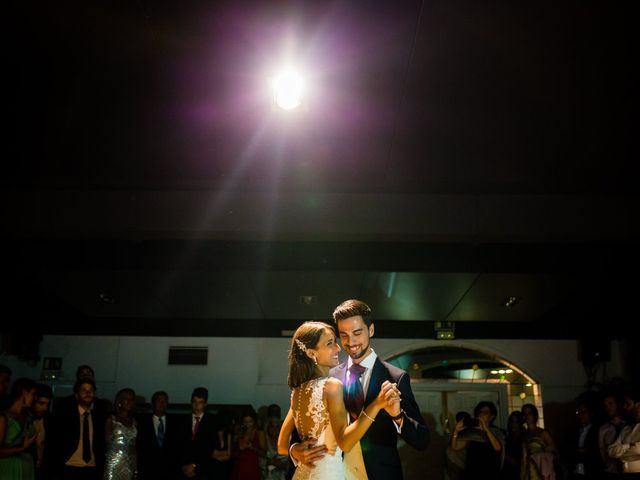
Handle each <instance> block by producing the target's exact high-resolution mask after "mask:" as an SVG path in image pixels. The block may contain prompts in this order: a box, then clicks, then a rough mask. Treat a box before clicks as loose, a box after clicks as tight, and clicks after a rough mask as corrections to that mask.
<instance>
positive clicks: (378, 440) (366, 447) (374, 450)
mask: <svg viewBox="0 0 640 480" xmlns="http://www.w3.org/2000/svg"><path fill="white" fill-rule="evenodd" d="M346 373H347V364H346V363H342V364H340V365H338V366H337V367H335V368H333V369H331V372H330V375H331V376H332V377H335V378H338V379H340V380H341V381H342V383H343V384H346ZM385 380H389V381H390V382H391V383H397V384H398V389H399V390H400V392H401V394H402V400H401V406H402V409H403V410H404V411H405V414H404V423H403V425H402V433H400V436H401V437H402V438H403V439H404V441H405V442H407V443H408V444H409V445H411V446H413V447H414V448H417V449H418V450H424V449H425V448H427V445H428V444H429V430H428V429H427V427H426V425H425V422H424V419H423V418H422V415H420V409H419V408H418V404H417V403H416V400H415V398H414V396H413V392H412V391H411V383H410V380H409V374H408V373H407V372H405V371H404V370H402V369H400V368H397V367H394V366H393V365H391V364H390V363H387V362H383V361H381V360H380V359H379V358H376V361H375V363H374V364H373V371H372V372H371V379H370V380H369V386H368V388H367V396H366V398H365V401H364V403H365V406H367V405H369V404H370V403H371V402H372V401H373V400H374V399H375V398H376V396H377V395H378V393H379V392H380V388H381V387H382V383H383V382H384V381H385ZM345 391H346V390H345ZM397 442H398V431H397V430H396V427H395V425H394V422H393V420H391V417H390V416H389V415H388V414H387V412H386V411H384V410H381V411H380V413H378V416H377V417H376V421H375V422H374V423H373V424H372V425H371V427H370V428H369V430H368V431H367V433H366V434H365V435H364V437H362V440H360V446H361V447H362V456H363V457H364V465H365V467H366V469H367V475H368V477H369V479H370V480H388V479H391V478H392V479H394V480H396V479H402V466H401V464H400V455H399V454H398V448H397Z"/></svg>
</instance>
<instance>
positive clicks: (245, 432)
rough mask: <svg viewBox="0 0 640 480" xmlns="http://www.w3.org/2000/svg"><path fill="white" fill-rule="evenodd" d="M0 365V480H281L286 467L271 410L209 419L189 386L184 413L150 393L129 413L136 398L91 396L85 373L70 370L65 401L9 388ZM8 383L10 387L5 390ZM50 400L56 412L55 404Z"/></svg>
mask: <svg viewBox="0 0 640 480" xmlns="http://www.w3.org/2000/svg"><path fill="white" fill-rule="evenodd" d="M10 380H11V370H9V369H8V368H7V367H5V366H2V365H0V411H1V412H2V413H0V479H1V480H68V479H69V480H75V479H79V480H103V479H104V480H148V479H153V480H180V479H196V480H204V479H214V478H215V479H221V480H225V479H229V480H285V479H286V478H289V472H290V460H289V458H288V457H287V456H280V455H278V454H277V440H278V435H279V433H280V427H281V412H280V408H279V407H278V406H277V405H275V404H274V405H271V406H269V407H261V408H260V409H259V414H258V413H257V412H255V411H254V410H253V409H252V408H250V407H247V408H246V409H245V410H244V411H242V412H241V413H240V415H235V414H234V413H233V412H231V411H221V412H216V414H213V413H211V412H210V409H207V403H208V391H207V389H206V388H204V387H197V388H195V389H194V390H193V392H192V395H191V413H190V414H170V413H168V409H169V396H168V394H167V393H166V392H164V391H158V392H155V393H154V394H153V396H152V398H151V412H150V413H146V414H136V412H135V408H136V393H135V391H134V390H133V389H131V388H123V389H122V390H120V391H119V392H118V393H117V394H116V396H115V399H114V401H113V402H109V401H107V400H105V399H101V398H98V397H97V396H96V384H95V378H94V373H93V370H92V369H91V367H89V366H88V365H83V366H81V367H79V368H78V370H77V373H76V382H75V384H74V387H73V394H72V395H70V396H68V397H64V398H60V399H54V396H53V392H52V390H51V387H49V386H48V385H44V384H38V383H36V382H34V381H33V380H30V379H27V378H20V379H17V380H15V382H13V384H12V385H11V382H10ZM9 385H11V388H10V390H9ZM54 400H55V405H54Z"/></svg>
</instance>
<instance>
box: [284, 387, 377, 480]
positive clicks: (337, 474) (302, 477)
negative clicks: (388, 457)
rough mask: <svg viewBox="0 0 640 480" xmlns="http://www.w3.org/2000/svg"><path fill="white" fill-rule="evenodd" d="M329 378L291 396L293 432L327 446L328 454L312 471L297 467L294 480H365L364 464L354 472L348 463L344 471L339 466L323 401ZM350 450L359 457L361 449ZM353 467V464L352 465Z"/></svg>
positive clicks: (358, 446)
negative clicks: (296, 431)
mask: <svg viewBox="0 0 640 480" xmlns="http://www.w3.org/2000/svg"><path fill="white" fill-rule="evenodd" d="M327 380H328V377H321V378H314V379H313V380H309V381H308V382H305V383H303V384H302V385H300V386H299V387H297V388H295V389H294V390H293V392H292V393H291V408H292V410H293V418H294V421H295V424H296V429H297V430H298V433H299V434H300V438H302V440H303V441H304V440H307V439H310V438H315V439H317V442H316V443H317V444H318V445H322V444H324V445H326V446H327V449H328V453H327V454H326V455H325V456H324V457H323V458H322V460H320V461H318V462H316V463H315V468H308V467H306V466H305V465H300V466H299V467H298V468H296V472H295V474H294V475H293V480H343V479H348V480H354V479H356V478H357V479H363V478H364V479H366V478H367V476H366V473H365V470H364V464H362V468H357V467H356V468H353V467H351V463H350V465H349V466H347V468H345V465H344V464H343V462H342V450H340V447H338V443H337V442H336V437H335V435H334V433H333V429H332V428H331V422H330V421H329V409H328V408H327V404H326V401H325V400H324V395H323V392H324V386H325V383H326V382H327ZM356 447H357V448H354V449H353V450H351V453H356V452H354V450H356V451H357V455H359V459H360V462H361V459H362V455H361V453H360V445H359V444H358V445H356ZM352 463H354V462H352ZM355 463H358V462H355Z"/></svg>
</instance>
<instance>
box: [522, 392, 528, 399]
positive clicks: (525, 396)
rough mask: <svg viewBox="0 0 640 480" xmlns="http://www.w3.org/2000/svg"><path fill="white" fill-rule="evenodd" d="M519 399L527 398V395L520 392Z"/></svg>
mask: <svg viewBox="0 0 640 480" xmlns="http://www.w3.org/2000/svg"><path fill="white" fill-rule="evenodd" d="M520 398H521V399H522V400H524V399H525V398H527V394H526V393H524V392H520Z"/></svg>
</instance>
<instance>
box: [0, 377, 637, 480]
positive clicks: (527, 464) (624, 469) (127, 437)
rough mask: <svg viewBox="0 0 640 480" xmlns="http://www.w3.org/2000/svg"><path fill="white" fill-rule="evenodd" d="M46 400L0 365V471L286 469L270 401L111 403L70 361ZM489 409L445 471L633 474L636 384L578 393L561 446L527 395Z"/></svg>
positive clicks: (265, 474) (517, 475)
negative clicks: (571, 427) (63, 380)
mask: <svg viewBox="0 0 640 480" xmlns="http://www.w3.org/2000/svg"><path fill="white" fill-rule="evenodd" d="M10 386H11V388H10V389H9V387H10ZM55 400H56V401H55V406H54V405H53V402H54V395H53V392H52V390H51V387H49V386H48V385H45V384H38V383H36V382H34V381H33V380H30V379H27V378H20V379H17V380H15V382H13V384H11V370H9V369H8V368H7V367H5V366H3V365H0V412H2V413H1V414H0V479H1V480H63V479H64V480H67V479H71V480H74V479H82V480H84V479H86V480H102V479H105V480H147V479H153V480H180V479H196V480H204V479H221V480H224V479H230V480H286V479H288V478H290V477H291V475H292V473H293V466H292V464H291V461H290V459H289V458H288V457H287V456H282V455H278V452H277V441H278V434H279V432H280V427H281V424H282V422H281V412H280V408H279V407H278V406H277V405H271V406H269V407H266V406H265V407H261V408H260V409H259V410H258V412H255V411H254V410H253V409H251V408H248V409H247V410H246V411H243V412H242V413H241V414H240V415H239V416H238V415H234V414H233V413H232V412H231V411H220V412H217V413H216V414H215V415H213V414H212V413H210V412H209V411H208V410H207V403H208V391H207V389H206V388H204V387H198V388H195V389H194V390H193V392H192V395H191V414H190V415H184V414H183V415H178V414H173V415H172V414H169V413H167V412H168V409H169V396H168V394H167V393H166V392H164V391H158V392H155V393H154V394H153V396H152V398H151V412H150V413H146V414H135V407H136V393H135V391H134V390H133V389H131V388H124V389H122V390H120V391H119V392H118V393H117V395H116V397H115V399H114V401H113V403H111V402H109V401H107V400H105V399H101V398H98V397H97V396H96V384H95V378H94V373H93V370H92V369H91V367H90V366H88V365H82V366H80V367H78V370H77V372H76V382H75V385H74V388H73V394H72V395H70V396H68V397H64V398H60V399H55ZM496 417H497V409H496V406H495V405H494V404H493V403H492V402H487V401H483V402H480V403H478V405H477V406H476V407H475V409H474V412H473V416H471V415H470V414H468V413H466V412H459V413H458V414H457V415H456V425H455V428H454V429H453V431H452V432H451V437H450V441H449V444H448V448H447V461H446V463H447V472H446V475H447V478H448V479H449V480H456V479H460V480H464V479H475V478H482V479H504V480H516V479H517V480H554V479H556V478H558V479H560V478H570V479H572V480H578V479H584V480H587V479H607V478H621V479H623V480H626V479H631V478H640V390H639V389H638V388H635V387H629V388H626V389H619V390H615V389H611V390H607V391H606V392H602V393H601V394H599V395H598V396H597V398H595V399H594V396H593V394H592V395H588V396H583V397H581V398H579V399H578V401H577V409H576V418H577V421H576V430H575V434H574V435H573V436H572V441H571V442H570V444H569V445H566V446H564V448H560V449H559V448H558V446H557V445H556V442H555V441H554V439H553V438H552V436H551V435H550V433H549V432H548V431H547V430H545V429H543V428H541V427H540V426H539V425H538V420H539V414H538V409H537V408H536V407H535V406H534V405H532V404H526V405H524V406H523V407H522V408H521V410H519V411H513V412H511V414H510V415H509V419H508V425H507V430H506V431H504V430H502V429H501V428H498V427H496V426H495V425H494V421H495V419H496Z"/></svg>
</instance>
